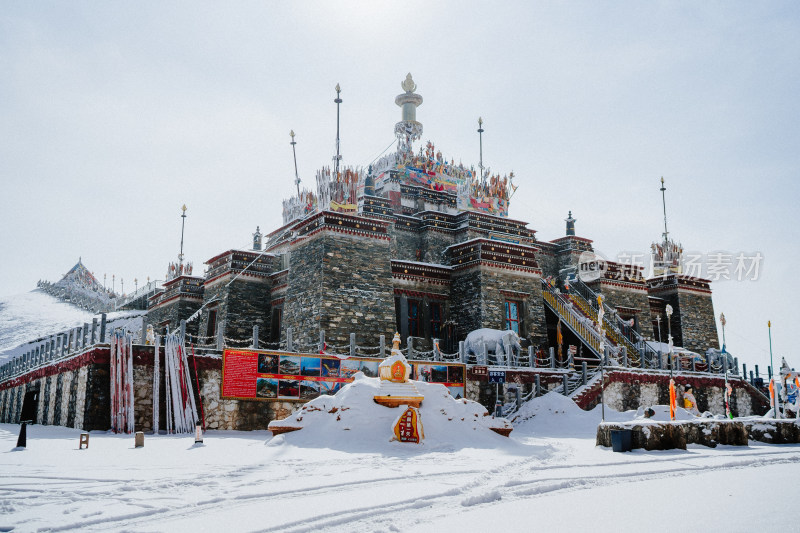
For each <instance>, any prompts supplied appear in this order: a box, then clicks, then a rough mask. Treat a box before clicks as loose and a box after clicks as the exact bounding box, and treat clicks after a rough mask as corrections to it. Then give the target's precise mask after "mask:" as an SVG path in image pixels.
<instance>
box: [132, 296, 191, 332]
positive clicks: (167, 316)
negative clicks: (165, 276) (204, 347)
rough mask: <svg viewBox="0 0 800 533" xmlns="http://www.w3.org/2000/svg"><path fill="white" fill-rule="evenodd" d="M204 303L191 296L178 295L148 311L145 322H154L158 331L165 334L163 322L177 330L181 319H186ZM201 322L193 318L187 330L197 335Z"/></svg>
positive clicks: (172, 329)
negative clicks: (162, 326)
mask: <svg viewBox="0 0 800 533" xmlns="http://www.w3.org/2000/svg"><path fill="white" fill-rule="evenodd" d="M201 305H203V303H202V301H201V300H199V299H197V298H194V297H191V298H185V297H178V298H176V299H175V300H172V301H169V302H166V303H164V304H161V305H159V306H158V307H154V308H153V309H150V310H149V311H147V316H146V317H145V323H147V324H152V325H153V328H154V329H155V330H156V333H160V334H163V333H164V330H163V329H162V328H161V325H162V324H166V326H168V327H169V330H170V331H175V330H177V329H178V328H179V327H180V323H181V320H186V319H187V318H189V317H190V316H192V315H193V314H194V313H195V311H197V310H198V309H200V306H201ZM198 324H199V322H198V321H197V320H193V321H192V322H189V323H188V324H187V325H186V331H187V332H188V333H190V334H191V335H197V333H198V331H199V329H198Z"/></svg>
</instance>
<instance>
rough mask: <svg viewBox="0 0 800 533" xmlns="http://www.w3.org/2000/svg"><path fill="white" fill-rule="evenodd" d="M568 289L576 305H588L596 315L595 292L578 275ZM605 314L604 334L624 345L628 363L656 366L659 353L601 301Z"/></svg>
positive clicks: (643, 366)
mask: <svg viewBox="0 0 800 533" xmlns="http://www.w3.org/2000/svg"><path fill="white" fill-rule="evenodd" d="M570 289H572V290H571V295H572V296H577V297H576V298H574V300H575V301H576V303H578V302H580V300H582V302H580V303H578V305H581V306H582V307H584V306H585V307H588V308H589V309H591V311H592V312H593V313H594V317H595V319H596V317H597V311H598V310H599V306H598V304H597V296H598V295H597V293H596V292H595V291H594V290H592V288H591V287H589V286H588V285H586V284H585V283H584V282H583V281H581V279H580V278H579V277H576V278H575V279H574V280H573V281H571V282H570ZM603 309H604V310H605V315H604V316H603V328H604V329H605V332H606V335H608V336H609V337H611V338H612V339H614V340H615V341H616V342H617V344H620V345H622V346H625V348H626V349H627V351H628V358H629V364H630V365H631V366H639V367H641V368H647V367H648V366H649V367H650V368H655V367H657V364H658V363H657V362H658V358H659V354H658V352H657V351H656V350H654V349H653V347H652V346H650V345H649V344H647V342H645V339H644V337H642V335H641V334H640V333H639V332H638V331H636V330H635V329H633V328H632V327H630V326H628V325H627V324H624V321H623V320H622V319H621V318H620V317H619V315H617V313H616V311H615V310H614V309H612V308H611V306H609V305H608V304H606V303H603Z"/></svg>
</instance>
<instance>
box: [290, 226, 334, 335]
mask: <svg viewBox="0 0 800 533" xmlns="http://www.w3.org/2000/svg"><path fill="white" fill-rule="evenodd" d="M324 260H325V239H324V238H323V237H322V236H320V235H317V236H315V237H313V238H310V239H305V240H303V241H301V242H299V243H296V244H294V245H293V246H292V251H291V254H290V256H289V281H288V287H287V288H286V299H285V300H284V304H283V324H282V326H281V329H282V330H283V331H282V333H281V338H282V339H284V338H285V337H286V328H292V330H293V335H294V339H295V341H298V342H300V343H304V344H311V343H314V342H317V341H318V339H319V333H318V332H319V330H320V329H321V327H320V321H321V318H322V303H323V298H324V296H325V295H324V287H323V279H324V277H323V270H324V269H323V261H324Z"/></svg>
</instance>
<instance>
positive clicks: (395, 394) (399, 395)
mask: <svg viewBox="0 0 800 533" xmlns="http://www.w3.org/2000/svg"><path fill="white" fill-rule="evenodd" d="M378 370H379V372H380V377H381V386H380V390H379V392H378V394H377V395H375V397H374V400H375V402H376V403H379V404H381V405H385V406H386V407H398V406H400V405H408V406H411V407H419V406H420V405H421V404H422V400H423V399H424V396H423V395H422V394H420V393H419V391H418V390H417V388H416V387H415V386H414V383H413V382H411V381H410V380H409V379H408V378H409V376H410V375H411V365H409V364H408V361H407V360H406V357H405V356H404V355H403V352H401V351H400V334H399V333H395V334H394V338H393V339H392V353H391V355H389V357H387V358H386V359H384V360H383V362H382V363H381V364H380V365H379V367H378Z"/></svg>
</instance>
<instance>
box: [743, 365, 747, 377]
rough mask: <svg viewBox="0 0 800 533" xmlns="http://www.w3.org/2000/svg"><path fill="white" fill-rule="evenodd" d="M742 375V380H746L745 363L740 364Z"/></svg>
mask: <svg viewBox="0 0 800 533" xmlns="http://www.w3.org/2000/svg"><path fill="white" fill-rule="evenodd" d="M742 375H743V376H744V379H745V380H747V363H742Z"/></svg>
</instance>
